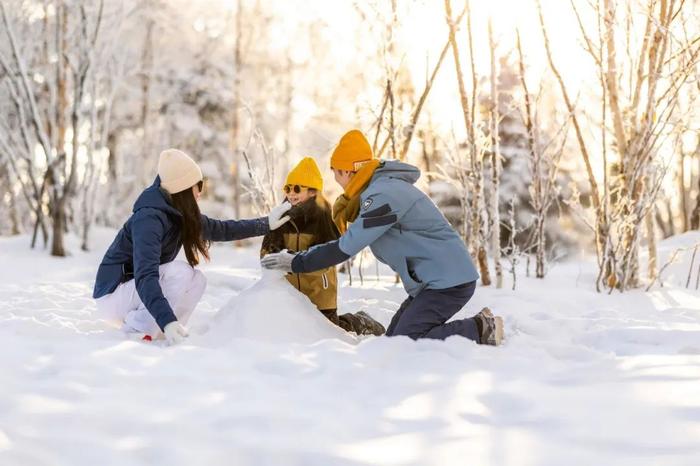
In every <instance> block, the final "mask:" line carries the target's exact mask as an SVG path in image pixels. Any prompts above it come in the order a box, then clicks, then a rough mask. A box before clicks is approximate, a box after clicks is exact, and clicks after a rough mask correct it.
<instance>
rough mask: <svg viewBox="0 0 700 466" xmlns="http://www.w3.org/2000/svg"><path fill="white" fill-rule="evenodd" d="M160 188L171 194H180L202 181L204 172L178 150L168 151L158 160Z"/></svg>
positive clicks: (161, 154) (162, 153)
mask: <svg viewBox="0 0 700 466" xmlns="http://www.w3.org/2000/svg"><path fill="white" fill-rule="evenodd" d="M158 176H160V186H161V187H162V188H163V189H165V190H166V191H168V192H169V193H170V194H175V193H179V192H181V191H184V190H186V189H188V188H191V187H192V186H194V185H196V184H197V183H199V182H200V181H201V180H202V170H201V169H200V168H199V165H197V162H195V161H194V160H192V159H191V158H190V156H189V155H187V154H185V153H184V152H182V151H180V150H177V149H166V150H164V151H163V152H161V153H160V158H159V159H158Z"/></svg>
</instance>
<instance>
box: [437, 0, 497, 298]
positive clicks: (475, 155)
mask: <svg viewBox="0 0 700 466" xmlns="http://www.w3.org/2000/svg"><path fill="white" fill-rule="evenodd" d="M466 8H467V14H466V16H467V37H468V43H469V52H470V53H469V56H470V57H471V84H472V93H471V104H470V100H469V96H468V95H467V90H466V85H465V80H464V75H463V72H462V66H461V64H460V59H459V47H458V45H457V38H456V37H457V34H456V31H457V26H456V23H455V22H454V21H453V19H452V7H451V5H450V0H445V16H446V20H447V25H448V28H449V42H450V47H451V49H452V56H453V59H454V64H455V70H456V73H457V84H458V89H459V95H460V103H461V105H462V115H463V117H464V126H465V129H466V132H467V148H468V154H469V160H470V163H471V172H470V174H471V177H472V179H471V181H472V190H471V191H472V192H471V196H470V200H471V208H470V212H471V226H470V233H471V234H470V235H469V237H468V238H465V239H467V240H468V241H469V245H470V249H471V252H472V254H474V255H475V256H476V258H477V262H478V265H479V272H480V275H481V283H482V284H483V285H486V286H488V285H490V284H491V274H490V272H489V268H488V257H487V252H486V251H487V249H488V242H487V238H486V231H485V230H486V225H487V223H488V219H487V218H486V217H487V215H486V208H485V206H484V205H483V204H484V193H483V191H484V175H483V155H484V152H485V151H484V147H483V145H480V144H479V143H478V141H477V135H476V94H477V91H476V89H477V85H478V84H477V77H476V66H475V62H474V51H473V39H472V26H471V9H470V7H469V2H467V3H466Z"/></svg>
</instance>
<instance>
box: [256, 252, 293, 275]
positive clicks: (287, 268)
mask: <svg viewBox="0 0 700 466" xmlns="http://www.w3.org/2000/svg"><path fill="white" fill-rule="evenodd" d="M295 256H296V254H292V253H291V252H289V251H287V250H286V249H285V250H283V251H282V252H276V253H274V254H268V255H267V256H265V257H263V258H262V259H261V260H260V265H262V266H263V267H264V268H266V269H270V270H282V271H284V272H291V271H292V260H293V259H294V257H295Z"/></svg>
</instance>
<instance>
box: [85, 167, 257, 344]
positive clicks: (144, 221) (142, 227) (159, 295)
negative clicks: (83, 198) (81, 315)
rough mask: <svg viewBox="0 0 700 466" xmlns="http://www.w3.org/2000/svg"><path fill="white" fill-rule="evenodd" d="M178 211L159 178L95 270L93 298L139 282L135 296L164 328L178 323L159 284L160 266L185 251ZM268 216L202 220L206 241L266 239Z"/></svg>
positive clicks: (138, 200)
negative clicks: (162, 187)
mask: <svg viewBox="0 0 700 466" xmlns="http://www.w3.org/2000/svg"><path fill="white" fill-rule="evenodd" d="M181 218H182V215H181V214H180V212H179V211H178V210H177V209H175V208H174V207H173V206H171V205H170V203H169V202H168V194H167V193H166V192H165V191H163V190H162V189H161V188H160V178H156V180H155V182H154V183H153V185H151V186H150V187H149V188H147V189H146V190H145V191H143V193H141V195H140V196H139V198H138V199H137V200H136V202H135V203H134V209H133V214H132V215H131V217H129V219H128V220H127V221H126V223H125V224H124V226H123V227H122V228H121V230H119V233H117V237H116V238H115V239H114V241H113V242H112V244H111V246H110V247H109V249H108V250H107V252H106V253H105V255H104V258H103V259H102V262H101V263H100V266H99V268H98V269H97V277H96V279H95V288H94V290H93V293H92V297H93V298H95V299H97V298H100V297H102V296H105V295H108V294H110V293H112V292H113V291H114V290H115V289H116V288H117V286H119V284H120V283H123V282H125V281H127V280H129V279H130V278H131V273H132V271H133V278H134V279H135V280H136V291H137V292H138V294H139V297H140V298H141V301H142V302H143V303H144V304H145V305H146V308H147V309H148V312H150V313H151V315H152V316H153V318H154V319H155V320H156V322H157V323H158V326H159V327H160V328H161V330H162V329H164V328H165V326H166V325H168V324H169V323H170V322H173V321H175V320H177V318H176V317H175V314H174V313H173V310H172V308H171V307H170V304H169V303H168V301H167V299H165V296H163V291H162V290H161V288H160V283H159V282H158V279H159V273H158V267H159V266H160V265H161V264H166V263H168V262H171V261H173V260H174V259H175V257H177V254H178V252H179V251H180V248H181V247H182V238H181V235H180V229H181ZM268 231H269V224H268V220H267V217H262V218H256V219H251V220H225V221H222V220H214V219H211V218H209V217H207V216H206V215H202V234H203V236H204V239H205V240H208V241H233V240H239V239H244V238H250V237H252V236H261V235H265V234H267V232H268Z"/></svg>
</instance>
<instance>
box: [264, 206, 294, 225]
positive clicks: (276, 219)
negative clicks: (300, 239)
mask: <svg viewBox="0 0 700 466" xmlns="http://www.w3.org/2000/svg"><path fill="white" fill-rule="evenodd" d="M291 208H292V204H290V203H289V201H284V202H283V203H281V204H280V205H278V206H277V207H273V208H272V210H271V211H270V213H269V214H268V216H267V222H268V224H269V225H270V230H276V229H278V228H279V227H281V226H282V225H284V224H285V223H287V222H288V221H289V216H286V217H282V216H283V215H284V214H286V213H287V211H288V210H289V209H291Z"/></svg>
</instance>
